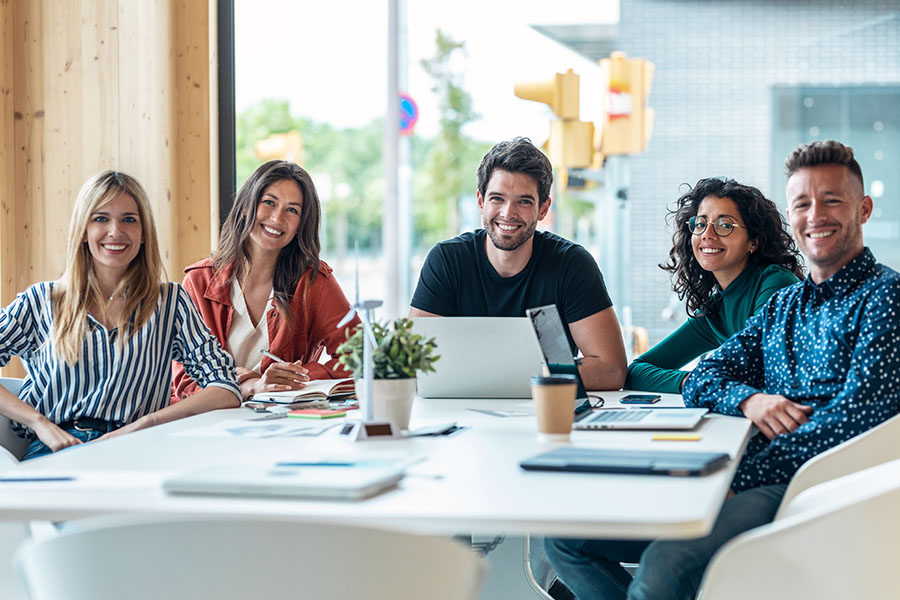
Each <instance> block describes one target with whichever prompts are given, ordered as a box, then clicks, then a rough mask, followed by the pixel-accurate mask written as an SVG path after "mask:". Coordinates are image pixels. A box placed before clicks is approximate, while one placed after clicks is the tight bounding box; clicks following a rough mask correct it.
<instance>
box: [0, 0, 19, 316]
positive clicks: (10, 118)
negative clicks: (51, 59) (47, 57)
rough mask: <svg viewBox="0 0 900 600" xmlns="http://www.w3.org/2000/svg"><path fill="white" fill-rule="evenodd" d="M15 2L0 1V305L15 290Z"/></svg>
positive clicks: (7, 300) (7, 301) (17, 204)
mask: <svg viewBox="0 0 900 600" xmlns="http://www.w3.org/2000/svg"><path fill="white" fill-rule="evenodd" d="M15 10H16V5H15V4H12V3H10V2H0V304H2V305H3V306H5V305H6V304H8V303H9V302H10V301H12V299H13V297H15V290H16V262H17V258H18V256H17V255H18V251H17V249H18V245H17V244H16V230H17V229H18V224H17V221H18V206H19V203H18V202H16V201H15V197H16V136H15V129H16V128H15V116H14V115H15V107H14V106H13V101H14V96H13V87H14V80H15V68H14V62H15V56H16V54H17V53H16V51H15V45H14V43H13V37H14V35H13V32H14V27H13V23H15V20H16V18H15V15H14V13H15Z"/></svg>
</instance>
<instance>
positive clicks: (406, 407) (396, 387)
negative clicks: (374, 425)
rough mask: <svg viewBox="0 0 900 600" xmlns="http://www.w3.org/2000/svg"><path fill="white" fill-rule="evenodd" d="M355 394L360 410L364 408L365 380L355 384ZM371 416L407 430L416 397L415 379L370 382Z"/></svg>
mask: <svg viewBox="0 0 900 600" xmlns="http://www.w3.org/2000/svg"><path fill="white" fill-rule="evenodd" d="M356 394H357V395H358V396H359V399H360V409H361V410H365V407H366V402H367V400H368V399H367V398H366V380H365V379H360V380H358V381H357V382H356ZM372 395H373V396H374V401H373V403H372V416H373V417H374V418H375V419H378V420H385V421H391V422H393V423H394V425H396V426H397V427H398V428H400V429H409V415H410V413H411V412H412V404H413V398H414V397H415V395H416V378H415V377H411V378H409V379H375V380H374V381H372Z"/></svg>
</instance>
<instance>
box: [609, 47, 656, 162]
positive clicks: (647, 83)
mask: <svg viewBox="0 0 900 600" xmlns="http://www.w3.org/2000/svg"><path fill="white" fill-rule="evenodd" d="M600 68H601V70H602V71H603V77H604V81H605V87H606V91H605V94H604V96H605V97H604V109H603V127H602V128H600V130H599V133H600V135H599V136H598V138H599V140H598V143H597V144H596V145H597V149H598V151H599V152H600V153H601V154H602V155H607V156H608V155H610V154H634V153H636V152H643V151H644V150H645V149H646V148H647V142H649V141H650V134H651V132H652V131H653V117H654V115H655V113H654V112H653V109H652V108H647V98H648V96H650V87H651V86H652V84H653V69H654V67H653V63H651V62H650V61H648V60H644V59H643V58H628V57H627V56H626V55H625V53H624V52H613V53H612V54H610V57H609V58H604V59H601V60H600Z"/></svg>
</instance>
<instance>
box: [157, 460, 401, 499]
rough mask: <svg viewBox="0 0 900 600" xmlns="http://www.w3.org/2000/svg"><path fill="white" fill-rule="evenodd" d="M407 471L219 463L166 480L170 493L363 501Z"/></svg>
mask: <svg viewBox="0 0 900 600" xmlns="http://www.w3.org/2000/svg"><path fill="white" fill-rule="evenodd" d="M402 478H403V471H402V470H400V469H396V468H379V467H320V466H315V467H236V466H216V467H207V468H204V469H200V470H199V471H192V472H189V473H185V474H183V475H177V476H175V477H171V478H169V479H166V480H165V481H163V489H164V490H165V491H166V492H169V493H170V494H207V495H209V494H211V495H224V496H262V497H284V498H329V499H335V498H337V499H346V500H360V499H362V498H368V497H370V496H374V495H375V494H378V493H379V492H382V491H384V490H387V489H389V488H392V487H394V486H395V485H397V482H398V481H400V479H402Z"/></svg>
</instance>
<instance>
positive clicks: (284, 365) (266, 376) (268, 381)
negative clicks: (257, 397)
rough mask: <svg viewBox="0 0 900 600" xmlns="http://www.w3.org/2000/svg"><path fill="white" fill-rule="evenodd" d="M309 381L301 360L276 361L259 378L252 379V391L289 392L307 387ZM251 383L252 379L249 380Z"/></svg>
mask: <svg viewBox="0 0 900 600" xmlns="http://www.w3.org/2000/svg"><path fill="white" fill-rule="evenodd" d="M307 381H309V374H308V371H307V370H306V369H305V368H304V367H302V366H301V362H300V361H299V360H298V361H297V362H293V363H289V362H275V363H272V364H271V365H269V368H268V369H266V372H265V373H263V374H262V375H261V376H260V377H259V378H258V379H254V380H252V384H251V389H252V391H251V393H252V394H261V393H263V392H287V391H289V390H299V389H302V388H304V387H306V382H307ZM247 383H251V381H247Z"/></svg>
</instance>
